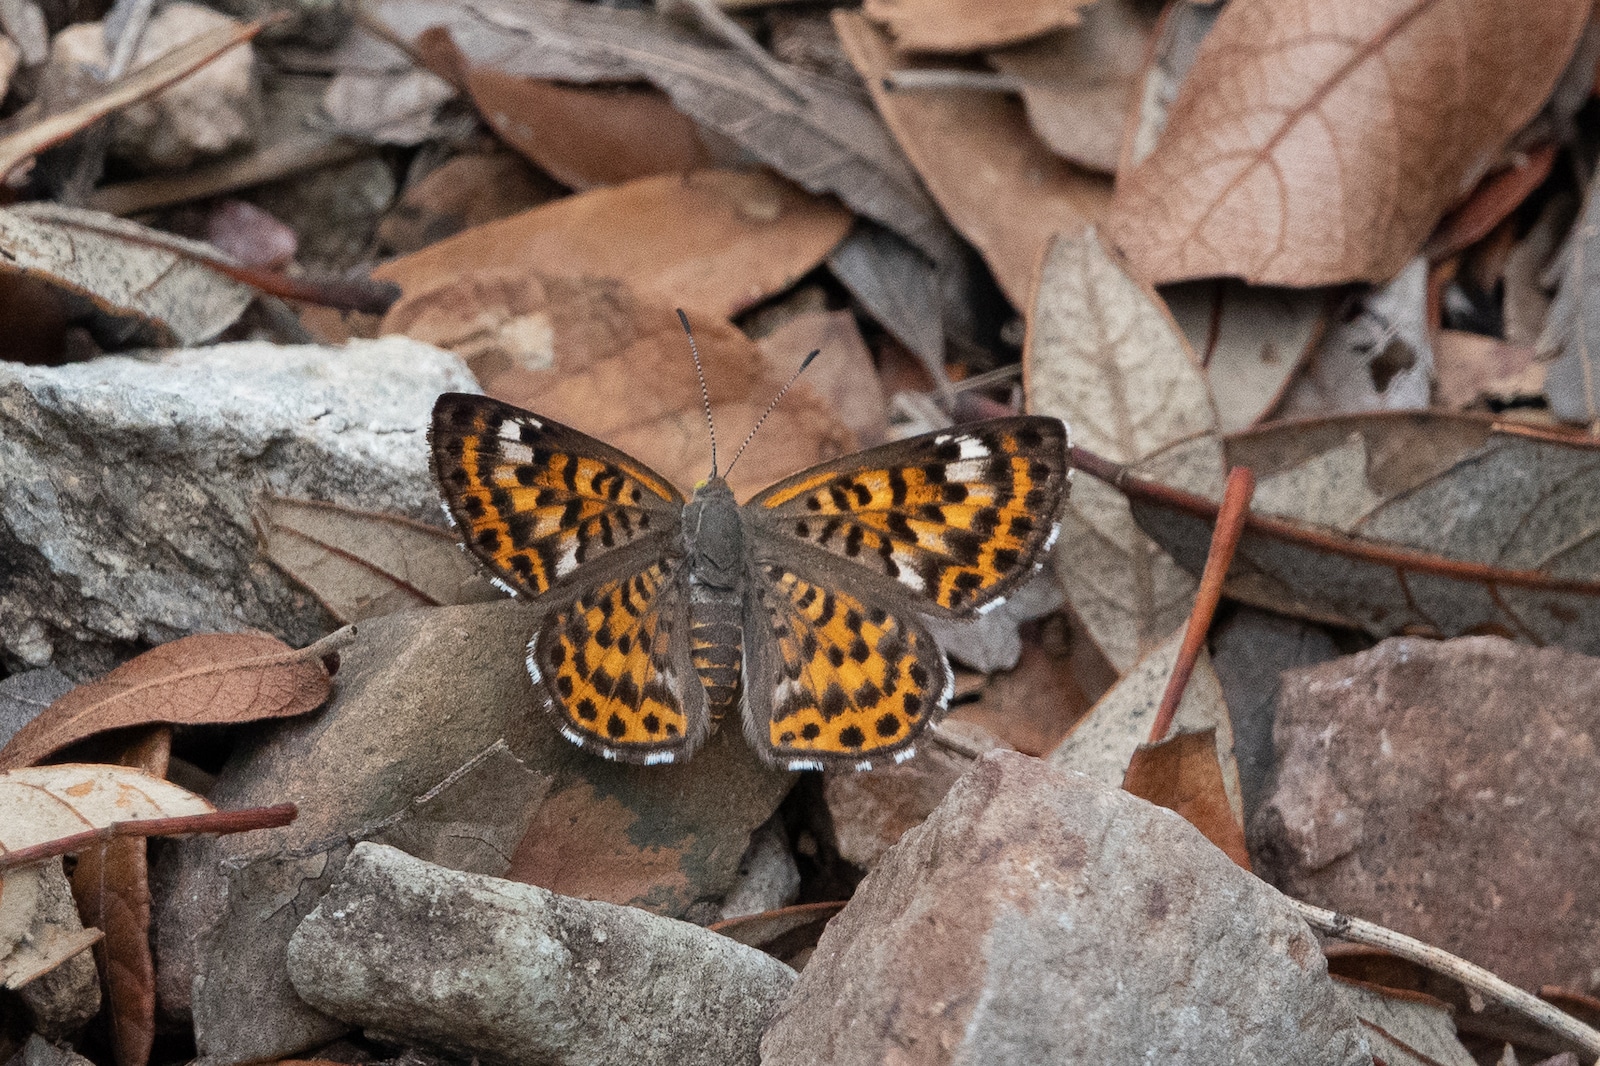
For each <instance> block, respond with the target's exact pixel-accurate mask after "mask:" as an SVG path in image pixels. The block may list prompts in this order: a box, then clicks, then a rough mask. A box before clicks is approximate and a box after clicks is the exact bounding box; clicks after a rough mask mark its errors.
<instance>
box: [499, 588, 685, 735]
mask: <svg viewBox="0 0 1600 1066" xmlns="http://www.w3.org/2000/svg"><path fill="white" fill-rule="evenodd" d="M683 568H684V563H683V560H682V559H677V560H672V559H668V558H654V559H651V560H649V561H648V563H647V564H646V565H644V566H643V567H641V568H639V569H637V570H636V571H635V572H633V573H627V574H623V575H622V576H619V577H616V578H612V579H610V580H607V581H602V582H598V583H596V584H594V585H593V586H592V587H588V588H585V589H583V590H582V591H580V592H579V593H578V595H577V596H576V598H574V599H573V600H571V602H569V603H567V604H565V605H564V606H562V607H559V608H556V609H554V610H552V611H550V612H549V613H547V614H546V615H545V616H544V618H543V619H542V623H541V624H540V625H539V627H538V629H537V630H536V631H535V633H534V636H533V638H532V639H531V640H530V641H529V643H528V671H529V673H530V674H532V675H533V679H534V682H535V684H537V685H539V686H540V687H541V688H542V689H543V691H544V694H545V696H546V698H547V700H548V705H549V708H550V710H551V711H552V712H553V713H554V714H555V716H556V719H557V722H558V724H559V726H560V729H561V731H562V733H563V734H565V735H566V737H567V738H568V739H569V740H571V741H573V742H574V743H576V744H578V745H579V746H581V747H584V748H587V749H589V750H591V751H594V752H597V753H598V754H601V755H604V756H605V757H607V758H611V759H621V760H624V761H626V762H641V763H665V762H677V761H681V760H683V759H686V758H688V757H689V755H691V754H692V753H693V752H694V750H695V749H696V748H698V747H699V746H700V744H701V743H702V742H704V740H705V739H706V736H707V734H708V733H709V731H710V718H709V716H708V714H707V710H706V694H705V689H704V688H703V687H701V684H700V680H699V678H698V677H696V676H695V671H694V666H693V663H692V662H691V659H690V640H689V606H688V596H687V594H686V584H687V583H686V580H685V574H684V571H683Z"/></svg>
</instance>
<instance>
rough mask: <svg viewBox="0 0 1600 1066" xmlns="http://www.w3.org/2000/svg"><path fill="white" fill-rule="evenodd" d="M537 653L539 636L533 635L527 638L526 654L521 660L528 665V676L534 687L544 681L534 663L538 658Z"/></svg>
mask: <svg viewBox="0 0 1600 1066" xmlns="http://www.w3.org/2000/svg"><path fill="white" fill-rule="evenodd" d="M538 653H539V634H537V633H535V634H534V635H533V636H531V637H529V638H528V654H527V655H526V656H525V657H524V658H523V660H522V661H523V662H525V663H527V664H528V676H529V677H531V678H533V683H534V684H535V685H537V684H538V683H539V682H541V681H543V680H544V675H543V674H541V673H540V672H539V664H538V662H536V661H535V660H536V659H537V657H538Z"/></svg>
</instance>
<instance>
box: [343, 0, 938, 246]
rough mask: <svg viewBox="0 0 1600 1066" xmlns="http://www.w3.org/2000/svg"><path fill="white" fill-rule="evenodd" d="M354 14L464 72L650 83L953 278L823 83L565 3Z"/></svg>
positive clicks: (925, 226) (934, 240) (488, 0)
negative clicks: (446, 57)
mask: <svg viewBox="0 0 1600 1066" xmlns="http://www.w3.org/2000/svg"><path fill="white" fill-rule="evenodd" d="M361 12H362V16H363V18H364V19H365V21H366V22H367V23H368V24H369V25H370V26H371V27H372V28H373V29H374V30H375V31H376V32H379V33H382V34H384V35H385V36H388V37H390V38H393V39H395V40H398V41H402V42H407V43H408V44H409V45H410V46H411V47H412V48H413V49H419V40H420V38H421V37H422V36H423V34H424V33H426V32H427V31H429V30H431V29H433V28H435V27H441V28H442V29H443V30H445V31H447V32H448V33H449V35H450V38H451V40H452V41H454V43H455V46H456V48H458V49H459V50H460V55H461V56H463V57H465V59H466V61H467V63H468V64H470V66H471V67H472V68H479V67H484V68H489V69H493V70H496V71H499V72H501V73H503V74H505V75H508V76H514V77H527V78H546V79H551V80H553V81H558V82H567V83H576V84H593V83H602V84H612V85H615V84H619V83H627V82H636V81H639V80H644V81H648V82H649V83H651V84H652V85H654V86H655V87H656V88H658V89H660V90H662V91H663V92H665V93H666V94H667V95H668V96H670V97H671V98H672V103H673V106H674V107H676V108H677V109H678V110H679V111H681V112H683V114H685V115H687V116H688V117H689V118H691V119H693V120H694V121H696V122H698V123H699V124H700V125H701V126H702V127H704V128H706V129H709V130H715V131H717V132H718V133H720V134H722V135H723V136H725V137H727V138H728V139H729V140H731V141H733V142H734V143H735V144H737V145H738V146H739V147H741V148H743V149H744V150H745V151H746V152H748V153H749V154H750V155H751V156H752V157H754V158H755V159H757V160H759V161H761V162H762V163H765V164H766V165H767V166H770V167H772V168H773V169H774V170H776V171H778V172H779V173H781V174H783V175H785V176H786V177H788V178H789V179H790V180H791V181H794V182H796V183H797V184H799V185H801V186H803V187H805V188H807V189H809V190H811V191H812V192H816V193H832V194H834V195H835V196H838V197H839V199H841V200H842V201H844V203H845V204H846V205H848V206H849V207H850V209H851V210H853V211H855V212H856V213H857V214H860V215H863V216H865V217H866V218H870V219H873V220H875V221H877V222H880V223H882V224H883V225H885V226H887V227H889V228H890V229H892V230H894V231H895V232H897V233H899V234H900V235H901V236H902V237H905V238H906V239H907V240H908V241H910V242H911V243H912V244H914V245H916V246H917V247H918V248H920V249H921V250H922V252H923V253H924V254H926V255H927V256H929V257H930V258H932V259H933V260H935V261H936V262H938V263H939V264H940V265H941V269H944V270H954V269H957V267H956V266H955V265H953V264H952V260H953V259H955V258H956V257H957V256H959V254H960V253H959V249H958V247H957V244H958V242H957V241H955V239H954V236H953V235H952V234H951V233H950V228H949V226H948V225H947V224H946V223H945V221H944V219H943V218H941V217H940V215H939V212H938V209H937V208H935V207H934V206H933V204H932V203H931V202H930V201H929V200H928V196H927V194H926V193H925V192H923V190H922V187H921V186H920V185H919V184H918V183H917V178H916V174H915V173H913V172H912V170H911V168H910V167H908V166H907V165H906V162H905V159H904V157H903V156H901V155H900V153H899V152H898V151H896V150H895V147H894V143H893V141H892V140H891V139H890V138H889V136H888V133H887V131H885V130H884V128H883V123H882V122H881V121H879V119H878V117H877V116H876V115H874V114H873V113H872V111H871V109H869V108H867V107H865V106H864V105H863V104H862V103H861V101H859V100H858V99H856V98H855V97H854V96H853V95H851V94H849V93H847V92H845V91H841V90H840V89H839V88H837V87H835V86H833V85H831V84H830V83H829V82H828V81H827V80H826V79H824V78H821V77H818V76H815V75H811V74H807V73H806V72H804V71H801V70H798V69H796V68H792V67H786V66H779V67H778V68H777V70H778V71H779V72H780V73H781V77H776V76H775V75H774V73H773V72H772V71H771V70H769V69H768V67H765V66H762V65H760V64H758V63H757V62H755V61H754V60H753V59H752V58H751V57H749V56H746V55H743V54H741V53H740V52H737V51H735V50H733V49H729V48H720V47H715V46H712V45H709V44H707V43H706V41H705V39H704V38H702V37H700V36H697V35H696V34H694V33H691V32H689V31H688V30H686V29H685V28H684V27H683V26H682V25H681V24H680V23H678V22H676V21H675V20H673V19H670V18H666V17H664V16H662V15H660V14H657V13H656V12H655V11H650V10H629V9H619V8H607V7H601V6H599V5H595V4H583V3H573V2H569V0H515V2H512V0H474V2H473V3H471V4H460V3H454V2H449V0H364V2H363V3H362V5H361ZM419 50H420V49H419ZM624 236H625V235H624ZM624 245H625V246H626V242H624Z"/></svg>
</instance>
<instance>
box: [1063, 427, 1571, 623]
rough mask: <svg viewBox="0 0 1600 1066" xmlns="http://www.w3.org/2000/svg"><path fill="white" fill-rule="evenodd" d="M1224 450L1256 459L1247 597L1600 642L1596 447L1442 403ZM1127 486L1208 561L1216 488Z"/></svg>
mask: <svg viewBox="0 0 1600 1066" xmlns="http://www.w3.org/2000/svg"><path fill="white" fill-rule="evenodd" d="M1228 455H1229V459H1230V461H1231V462H1234V463H1242V464H1243V465H1248V466H1250V467H1251V468H1252V469H1255V470H1257V471H1258V472H1259V473H1260V481H1259V486H1258V489H1257V493H1256V509H1255V510H1254V511H1253V513H1252V514H1251V516H1250V518H1249V519H1248V521H1247V523H1246V526H1245V533H1244V537H1243V540H1242V542H1241V544H1240V547H1239V551H1238V554H1237V556H1236V558H1235V562H1234V565H1233V568H1232V570H1231V571H1230V573H1229V579H1228V585H1227V593H1228V595H1230V596H1232V597H1234V598H1235V599H1239V600H1243V601H1244V602H1246V603H1252V604H1256V605H1258V606H1262V607H1266V608H1268V609H1270V610H1276V611H1279V612H1281V613H1284V614H1293V615H1298V616H1300V617H1303V618H1309V619H1312V620H1316V621H1324V622H1332V623H1334V624H1337V625H1345V626H1351V627H1355V628H1360V629H1364V630H1366V631H1367V632H1369V633H1372V634H1373V635H1375V636H1387V635H1390V634H1394V633H1399V632H1416V633H1428V632H1431V633H1437V634H1440V635H1443V636H1457V635H1461V634H1465V633H1495V634H1499V635H1502V636H1506V637H1511V638H1514V639H1519V640H1523V641H1527V642H1529V643H1532V644H1539V645H1557V646H1561V647H1565V648H1569V649H1571V650H1574V651H1580V652H1584V653H1585V654H1596V653H1597V652H1600V579H1597V577H1596V575H1597V574H1600V536H1597V535H1596V534H1597V531H1600V488H1597V487H1596V486H1595V485H1594V484H1593V482H1594V479H1595V477H1596V476H1597V471H1600V446H1596V445H1595V444H1593V443H1591V442H1588V441H1586V440H1583V439H1575V438H1571V437H1566V436H1560V435H1554V434H1548V433H1541V432H1538V431H1534V430H1530V429H1526V428H1521V427H1517V426H1514V425H1509V424H1508V425H1497V424H1494V423H1491V422H1489V421H1486V420H1481V419H1472V418H1467V417H1465V416H1448V415H1443V414H1437V413H1434V414H1428V415H1413V416H1409V417H1395V416H1381V415H1369V416H1362V417H1349V418H1331V419H1319V420H1314V421H1311V422H1304V423H1280V424H1277V425H1275V426H1273V427H1271V428H1268V429H1264V430H1261V431H1258V432H1256V433H1254V434H1246V435H1243V436H1242V437H1238V438H1234V439H1233V440H1230V441H1229V442H1228ZM1094 465H1097V464H1095V463H1093V462H1090V463H1086V464H1085V463H1080V468H1081V469H1084V470H1086V471H1088V470H1089V467H1090V466H1094ZM1117 469H1118V468H1115V467H1109V466H1108V467H1105V468H1103V469H1100V470H1099V471H1098V473H1096V474H1095V476H1097V477H1099V476H1107V477H1115V476H1116V470H1117ZM1121 487H1122V490H1123V491H1124V492H1126V493H1127V495H1128V496H1129V498H1130V500H1131V502H1132V506H1133V513H1134V517H1135V518H1136V519H1137V520H1138V522H1139V525H1140V527H1141V528H1142V529H1144V530H1145V532H1147V533H1148V534H1149V535H1150V536H1152V537H1153V538H1155V539H1156V540H1157V541H1158V542H1159V543H1160V544H1161V545H1162V546H1163V547H1164V548H1165V549H1166V550H1167V551H1168V552H1170V553H1171V554H1172V555H1173V557H1174V558H1175V559H1177V561H1178V562H1179V563H1181V564H1182V565H1183V566H1184V567H1185V568H1187V569H1189V570H1190V571H1191V572H1194V573H1197V572H1199V570H1200V569H1201V567H1202V566H1203V565H1204V561H1205V556H1206V551H1207V548H1208V546H1209V542H1210V535H1211V523H1212V522H1213V521H1214V519H1215V514H1216V505H1215V502H1214V497H1212V498H1207V497H1206V496H1204V495H1199V494H1194V493H1188V492H1183V491H1181V490H1177V489H1172V488H1169V487H1166V486H1163V485H1159V484H1155V483H1153V482H1148V481H1144V480H1142V479H1139V478H1132V479H1123V480H1122V482H1121ZM1269 512H1276V513H1269Z"/></svg>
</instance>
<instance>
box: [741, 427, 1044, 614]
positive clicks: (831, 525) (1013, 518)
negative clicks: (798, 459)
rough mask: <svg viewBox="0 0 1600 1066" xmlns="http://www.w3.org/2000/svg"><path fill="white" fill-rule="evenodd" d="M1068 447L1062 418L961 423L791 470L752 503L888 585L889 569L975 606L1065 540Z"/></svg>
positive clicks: (955, 604) (906, 582) (776, 525)
mask: <svg viewBox="0 0 1600 1066" xmlns="http://www.w3.org/2000/svg"><path fill="white" fill-rule="evenodd" d="M1066 455H1067V439H1066V427H1065V425H1064V424H1063V423H1062V422H1061V421H1060V420H1058V419H1054V418H1042V417H1034V416H1023V417H1016V418H999V419H994V420H992V421H988V422H980V423H976V424H973V425H969V426H956V427H954V428H951V429H948V430H942V431H940V432H937V433H928V434H925V435H923V436H920V437H913V438H910V439H908V440H903V441H897V442H895V443H893V444H886V445H883V446H882V447H878V448H873V449H870V450H868V451H864V452H860V453H857V454H855V455H850V456H846V457H844V458H842V459H839V460H835V461H834V462H831V463H826V464H823V465H821V466H817V467H813V468H811V469H810V470H806V471H804V472H802V473H800V474H796V475H795V476H794V477H791V478H788V479H786V480H784V481H781V482H779V483H778V484H776V485H774V486H772V487H771V488H769V489H767V490H765V491H764V492H762V493H760V494H759V495H757V496H756V497H755V498H754V499H752V500H751V501H750V502H749V503H747V504H745V506H744V514H745V517H746V525H747V526H748V527H750V528H753V529H755V530H757V531H759V533H760V534H761V535H762V536H763V537H764V538H765V539H766V540H767V541H769V542H771V541H777V542H780V543H787V544H791V545H793V544H797V543H803V544H806V545H809V546H811V547H813V548H817V549H821V550H822V551H825V552H827V553H829V554H830V555H832V556H834V557H837V558H841V559H846V560H850V561H852V562H854V563H856V564H858V565H859V567H860V570H856V568H853V567H852V568H847V571H848V570H855V571H856V572H857V573H864V574H867V575H871V576H872V577H873V578H874V580H876V581H877V582H878V583H879V584H880V587H882V585H881V582H882V580H883V579H885V578H887V579H888V580H889V581H891V582H893V583H894V585H895V586H898V588H899V589H901V590H903V591H904V592H909V593H911V594H912V595H914V596H915V597H916V600H917V606H918V608H919V609H921V610H923V611H926V612H928V613H933V614H943V615H947V616H957V617H962V616H970V615H971V614H973V613H975V612H976V611H979V610H981V609H984V608H986V607H988V606H990V605H992V604H996V603H998V602H999V601H1000V600H1001V599H1002V598H1003V597H1004V596H1006V595H1007V594H1008V593H1009V592H1010V591H1011V590H1012V589H1013V588H1014V587H1016V585H1017V584H1018V583H1019V582H1021V581H1022V580H1023V579H1024V578H1026V577H1027V576H1028V574H1030V573H1031V572H1032V571H1033V569H1034V568H1035V566H1036V565H1037V564H1038V563H1039V562H1040V561H1041V560H1042V558H1043V557H1044V553H1045V552H1047V551H1048V550H1049V548H1050V545H1051V544H1052V543H1053V542H1054V540H1055V536H1056V533H1057V531H1058V530H1059V524H1058V520H1057V514H1058V512H1059V510H1060V507H1061V503H1062V500H1063V499H1064V498H1065V496H1066V492H1067V461H1066ZM776 551H777V549H769V554H773V553H776ZM797 558H798V556H797ZM835 573H837V571H835Z"/></svg>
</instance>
